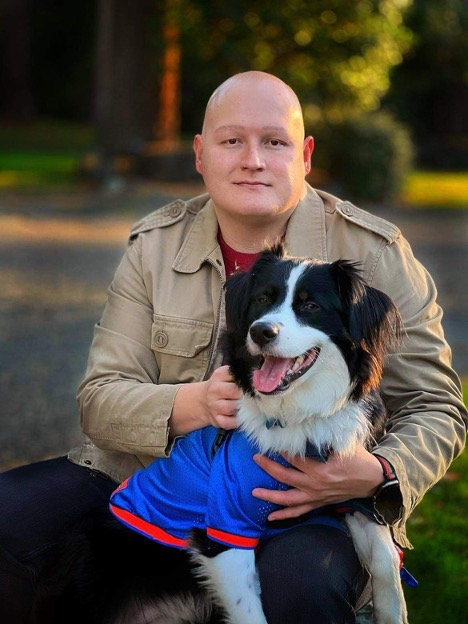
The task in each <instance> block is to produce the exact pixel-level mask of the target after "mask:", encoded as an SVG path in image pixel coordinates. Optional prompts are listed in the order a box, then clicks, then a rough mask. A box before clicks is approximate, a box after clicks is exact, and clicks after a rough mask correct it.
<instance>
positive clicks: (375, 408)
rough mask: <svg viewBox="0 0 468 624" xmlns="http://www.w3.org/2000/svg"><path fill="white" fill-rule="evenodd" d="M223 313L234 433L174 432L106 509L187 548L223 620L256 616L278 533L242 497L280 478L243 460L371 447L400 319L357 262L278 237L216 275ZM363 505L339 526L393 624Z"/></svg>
mask: <svg viewBox="0 0 468 624" xmlns="http://www.w3.org/2000/svg"><path fill="white" fill-rule="evenodd" d="M226 316H227V324H228V329H227V331H226V332H225V336H224V353H225V359H226V362H227V363H228V364H229V366H230V370H231V372H232V375H233V378H234V381H235V382H236V384H237V385H238V386H239V387H240V388H241V389H242V391H243V396H242V398H241V399H240V401H239V405H238V411H237V421H238V425H239V427H238V429H237V430H235V431H231V432H220V431H218V430H216V429H214V428H213V427H206V428H204V429H202V430H198V431H195V432H193V433H191V434H189V435H188V436H186V437H185V438H182V439H181V440H179V441H178V443H177V444H176V446H175V448H174V449H173V452H172V454H171V456H170V458H168V459H157V460H155V461H154V462H153V463H152V464H151V465H150V466H149V467H147V468H145V469H143V470H141V471H139V472H138V473H136V474H135V475H133V476H132V477H131V478H130V479H129V480H127V481H125V482H124V483H123V484H122V485H121V486H120V487H119V488H118V489H117V490H116V491H115V492H114V494H113V495H112V498H111V503H110V509H111V511H112V513H113V514H114V515H115V516H116V517H117V518H118V519H119V520H120V521H121V522H122V523H123V524H125V525H127V526H129V527H130V528H132V529H133V530H135V531H137V532H139V533H141V534H142V535H144V536H145V537H150V538H151V539H153V540H155V541H156V542H159V543H162V544H166V545H169V546H173V547H175V548H179V549H183V550H187V551H188V552H189V553H190V556H191V558H192V561H193V562H194V564H195V566H196V569H197V575H198V577H199V578H200V579H201V583H202V584H203V586H204V587H205V588H206V589H207V591H208V595H209V596H210V597H211V599H212V600H213V601H214V603H215V604H216V605H217V606H218V607H220V608H221V610H222V612H223V613H224V614H225V616H226V621H227V622H229V623H230V624H266V619H265V615H264V613H263V609H262V603H261V597H260V587H259V580H258V576H257V573H256V570H255V548H256V547H257V545H258V544H259V543H260V542H261V540H263V539H268V537H270V536H272V535H274V534H276V532H277V531H279V530H281V529H280V528H278V527H277V526H276V525H275V523H274V522H273V523H269V522H267V521H266V520H265V518H266V515H268V513H269V511H270V510H269V511H268V513H265V510H264V506H265V502H264V501H258V500H257V499H254V497H253V496H252V495H251V494H250V492H251V490H252V487H254V486H259V485H260V486H264V487H270V488H271V487H277V488H281V487H284V486H282V485H281V484H279V483H272V480H271V478H270V477H269V476H268V475H266V473H264V472H263V471H261V470H260V468H258V467H257V468H256V469H255V464H254V462H253V461H252V459H251V458H252V455H253V454H254V453H256V452H260V453H263V454H266V455H269V456H272V457H273V458H274V459H276V460H277V461H282V462H283V463H285V464H287V462H286V461H285V460H284V459H283V457H282V455H280V453H283V452H287V453H288V454H290V455H291V456H299V457H307V456H313V457H314V458H316V459H317V460H319V461H326V460H327V457H328V456H329V454H330V453H333V454H334V455H336V456H338V457H343V458H345V457H349V456H352V455H353V453H354V451H355V449H356V448H357V446H358V445H364V446H365V447H366V448H368V449H371V448H372V446H373V445H374V444H375V442H376V441H377V440H378V439H379V437H380V436H381V435H382V434H383V433H384V431H385V419H386V416H385V409H384V406H383V403H382V400H381V398H380V396H379V392H378V388H379V383H380V380H381V376H382V371H383V366H384V361H385V358H386V357H387V355H388V354H389V352H390V353H391V350H392V349H393V348H395V347H396V346H397V344H398V342H399V340H400V338H401V335H402V321H401V317H400V315H399V312H398V309H397V307H396V305H395V304H394V303H393V302H392V300H391V299H390V298H389V297H388V296H387V295H386V294H384V293H383V292H381V291H379V290H377V289H375V288H373V287H371V286H369V285H368V284H367V283H366V282H365V281H364V279H363V277H362V274H361V271H360V269H359V266H358V264H357V263H355V262H352V261H350V260H344V259H340V260H337V261H334V262H330V263H329V262H322V261H317V260H314V259H310V258H295V257H290V256H288V255H287V253H286V251H285V248H284V246H283V245H282V244H281V243H278V244H275V245H273V246H271V247H268V248H266V249H265V250H264V251H263V252H262V253H261V254H260V256H259V257H258V259H257V260H256V261H255V263H254V265H253V266H252V268H251V269H250V270H249V271H246V272H238V273H235V274H234V275H233V276H231V277H230V278H229V279H228V280H227V283H226ZM191 453H192V454H193V456H192V457H190V454H191ZM231 462H232V463H233V464H235V465H234V467H233V465H231ZM236 462H237V463H236ZM247 465H249V466H248V467H247ZM226 466H228V467H229V468H228V470H226ZM252 466H253V467H252ZM251 467H252V473H253V476H250V477H249V476H247V473H248V472H250V468H251ZM227 474H228V476H227ZM233 475H234V476H233ZM265 480H266V481H265ZM370 502H371V501H366V500H364V501H360V502H358V503H356V505H355V504H354V501H349V505H348V506H346V505H345V506H344V509H345V512H342V513H343V517H344V523H345V524H346V526H347V527H348V529H349V532H350V534H351V536H352V539H353V542H354V546H355V549H356V552H357V554H358V556H359V558H360V561H361V563H362V565H363V566H364V567H365V568H366V569H367V570H368V571H369V573H370V578H371V581H372V600H373V609H374V618H375V621H376V622H378V623H379V624H404V623H406V622H407V610H406V606H405V599H404V594H403V590H402V587H401V581H400V557H399V554H398V551H397V548H396V547H395V544H394V542H393V539H392V536H391V532H390V529H389V527H388V526H386V525H385V524H384V523H383V522H382V521H381V519H379V518H377V517H376V516H375V513H374V512H373V511H372V505H371V504H370ZM361 503H362V504H361ZM260 504H261V506H262V509H261V510H260V511H259V506H260ZM244 505H245V509H244ZM338 507H340V506H337V509H334V508H333V507H332V508H327V509H326V510H325V513H326V514H328V513H330V514H331V515H332V516H333V514H334V513H338V511H339V510H338ZM239 508H242V512H241V513H240V514H239V513H238V509H239ZM274 508H276V507H275V506H271V509H274ZM341 508H343V506H341ZM368 509H369V510H370V512H369V513H367V510H368ZM319 511H320V512H321V513H324V510H319ZM249 514H250V516H251V517H249V520H248V522H247V521H246V520H245V518H246V516H248V515H249ZM314 515H315V514H314V513H313V512H312V513H311V514H306V517H305V518H304V517H303V518H300V519H298V522H310V521H311V518H313V517H314ZM259 516H262V518H260V517H259ZM376 520H377V521H376ZM189 621H192V622H195V621H198V620H197V619H196V618H195V616H194V619H192V620H189Z"/></svg>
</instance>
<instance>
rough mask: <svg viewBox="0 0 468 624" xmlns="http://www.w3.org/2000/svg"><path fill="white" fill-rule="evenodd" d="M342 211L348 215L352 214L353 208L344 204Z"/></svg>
mask: <svg viewBox="0 0 468 624" xmlns="http://www.w3.org/2000/svg"><path fill="white" fill-rule="evenodd" d="M343 212H344V213H345V214H346V215H348V216H349V217H350V216H351V215H352V214H353V209H352V208H351V207H350V206H345V207H344V208H343Z"/></svg>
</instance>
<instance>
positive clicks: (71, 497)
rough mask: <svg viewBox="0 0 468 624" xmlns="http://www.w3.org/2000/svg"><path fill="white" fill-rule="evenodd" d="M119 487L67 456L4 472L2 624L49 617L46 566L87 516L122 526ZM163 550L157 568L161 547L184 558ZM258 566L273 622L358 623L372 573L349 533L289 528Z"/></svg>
mask: <svg viewBox="0 0 468 624" xmlns="http://www.w3.org/2000/svg"><path fill="white" fill-rule="evenodd" d="M115 487H116V484H115V482H113V481H111V480H109V479H107V478H105V477H103V476H101V475H99V474H97V473H95V472H92V471H89V470H87V469H86V468H83V467H80V466H76V465H74V464H72V463H71V462H69V461H68V460H67V459H66V458H65V457H61V458H56V459H51V460H48V461H44V462H39V463H35V464H30V465H27V466H23V467H20V468H16V469H14V470H10V471H7V472H4V473H2V474H0V621H1V622H2V624H26V623H27V624H42V622H44V623H45V622H46V621H47V620H46V619H44V620H41V615H40V612H39V611H40V610H38V607H37V596H38V594H39V593H40V594H41V595H42V600H44V596H45V598H47V585H46V586H45V587H44V584H43V578H44V576H45V571H46V570H49V569H50V568H51V567H53V566H54V565H56V562H57V553H58V552H59V551H60V549H61V547H62V546H63V544H64V543H65V542H66V541H67V540H68V539H69V538H70V534H72V533H73V531H74V530H75V529H76V527H77V526H79V525H80V524H82V523H83V522H85V521H86V522H89V521H90V520H93V519H94V520H95V522H97V523H99V522H106V523H112V522H114V523H116V524H118V523H117V521H116V520H115V519H114V518H113V516H112V514H110V512H108V511H107V505H108V500H109V496H110V494H111V492H112V491H113V490H114V489H115ZM120 529H121V527H120V524H119V530H120ZM146 541H147V540H145V543H146ZM157 548H159V550H153V552H152V554H151V559H152V563H151V565H152V567H153V568H157V566H158V560H157V559H158V556H157V554H156V555H155V553H158V552H159V553H161V560H164V561H163V563H162V564H161V565H162V566H166V565H167V560H168V558H171V557H172V558H176V557H178V556H180V554H179V551H176V550H174V549H170V548H166V547H162V546H161V547H159V546H157ZM116 550H118V545H116ZM122 565H123V564H122ZM163 569H164V568H163ZM258 569H259V574H260V581H261V586H262V600H263V603H264V610H265V614H266V617H267V619H268V622H269V624H287V623H289V622H294V623H295V624H302V623H304V624H306V623H310V622H314V624H325V623H328V624H330V623H332V622H333V623H339V624H344V623H346V624H351V623H353V622H355V616H354V605H355V603H356V600H357V598H358V597H359V596H360V594H361V593H362V591H363V589H364V587H365V585H366V583H367V579H368V576H367V573H366V572H365V571H364V570H363V569H362V568H361V565H360V563H359V561H358V559H357V556H356V553H355V551H354V548H353V545H352V542H351V539H350V538H349V537H348V536H347V534H346V533H344V532H342V531H340V530H338V529H336V528H332V527H328V526H320V525H316V526H309V527H302V528H298V529H294V530H290V531H288V532H286V533H283V534H282V535H280V536H278V537H276V538H274V539H272V540H271V541H270V542H268V543H267V544H266V545H265V546H264V547H263V548H262V549H261V551H260V553H259V555H258ZM48 624H51V623H50V621H48Z"/></svg>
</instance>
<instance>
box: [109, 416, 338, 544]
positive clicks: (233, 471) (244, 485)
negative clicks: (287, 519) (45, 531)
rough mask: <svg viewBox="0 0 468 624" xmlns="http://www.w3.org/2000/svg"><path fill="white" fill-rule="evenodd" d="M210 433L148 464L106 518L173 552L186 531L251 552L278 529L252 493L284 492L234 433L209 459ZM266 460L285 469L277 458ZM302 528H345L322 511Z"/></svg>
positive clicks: (267, 506) (269, 507)
mask: <svg viewBox="0 0 468 624" xmlns="http://www.w3.org/2000/svg"><path fill="white" fill-rule="evenodd" d="M217 434H218V429H215V428H214V427H205V428H204V429H199V430H197V431H194V432H192V433H190V434H189V435H187V436H186V437H184V438H180V439H179V440H177V441H176V443H175V446H174V448H173V450H172V453H171V455H170V457H167V458H158V459H156V460H154V461H153V462H152V463H151V464H150V465H149V466H148V467H147V468H144V469H142V470H140V471H138V472H136V473H135V474H134V475H133V476H132V477H130V478H129V479H127V480H126V481H124V482H123V483H122V485H121V486H120V487H119V488H117V490H115V492H114V493H113V494H112V496H111V501H110V509H111V511H112V513H113V514H114V515H115V516H116V517H117V518H118V519H119V520H120V521H121V522H123V523H124V524H126V525H127V526H129V527H130V528H131V529H133V530H135V531H138V532H139V533H141V534H142V535H145V536H146V537H149V538H151V539H153V540H156V541H157V542H160V543H162V544H166V545H168V546H173V547H176V548H187V546H188V542H187V538H188V536H189V534H190V531H191V530H192V529H193V528H199V529H205V530H206V531H207V534H208V536H209V537H210V538H211V539H213V540H215V541H217V542H220V543H221V544H224V545H226V546H230V547H236V548H255V547H256V546H257V544H258V543H259V541H260V540H264V539H269V538H271V537H273V535H276V534H277V533H279V532H280V531H283V530H285V529H284V528H278V523H271V522H268V521H267V518H268V515H269V514H270V513H271V512H272V511H273V510H274V509H279V506H278V505H274V504H272V503H268V502H265V501H262V500H260V499H258V498H255V497H254V496H253V495H252V493H251V492H252V490H253V488H255V487H262V488H268V489H278V490H286V489H288V487H287V486H285V485H284V484H282V483H280V482H278V481H276V480H275V479H273V477H271V476H270V475H268V474H267V473H266V472H265V471H263V470H262V469H261V468H260V467H259V466H257V464H256V463H255V462H254V461H253V459H252V457H253V455H254V454H255V453H258V452H259V449H258V448H256V446H255V445H254V444H252V442H251V441H249V440H248V439H247V437H246V436H245V435H244V434H243V433H241V432H239V431H232V432H230V433H229V434H228V435H227V437H226V438H225V440H224V441H223V443H222V444H221V446H220V447H219V449H218V450H217V452H216V453H215V454H213V445H214V443H215V439H216V436H217ZM270 457H271V458H272V459H274V460H275V461H277V462H280V463H281V464H283V465H285V466H288V463H287V462H286V461H285V459H284V458H283V457H281V455H279V454H272V455H270ZM303 522H304V523H307V524H312V523H313V524H317V523H320V524H329V525H332V526H336V527H337V528H340V529H344V527H343V524H342V522H341V521H340V520H339V518H338V517H336V516H333V514H330V515H327V514H325V513H324V511H323V510H318V511H317V512H313V513H311V514H308V515H307V517H306V518H305V519H304V520H303ZM275 524H276V525H277V526H276V527H275ZM288 525H289V523H288ZM295 526H297V524H296V525H295ZM288 528H289V527H288Z"/></svg>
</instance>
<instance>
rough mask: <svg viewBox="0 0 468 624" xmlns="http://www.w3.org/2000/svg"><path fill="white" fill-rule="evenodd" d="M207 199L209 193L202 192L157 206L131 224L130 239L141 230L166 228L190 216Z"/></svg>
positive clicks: (199, 208) (197, 210)
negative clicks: (189, 197) (195, 195)
mask: <svg viewBox="0 0 468 624" xmlns="http://www.w3.org/2000/svg"><path fill="white" fill-rule="evenodd" d="M208 199H209V195H208V194H207V193H204V194H203V195H198V196H197V197H193V198H191V199H187V200H184V199H176V200H174V201H172V202H170V203H169V204H166V205H165V206H162V207H161V208H157V209H156V210H154V211H153V212H151V213H150V214H148V215H146V216H144V217H143V218H142V219H140V220H139V221H137V222H136V223H134V224H133V226H132V228H131V230H130V236H129V238H130V240H131V241H132V240H134V239H135V238H136V237H137V236H138V235H139V234H141V233H143V232H148V231H150V230H154V229H159V228H166V227H169V226H171V225H174V224H175V223H178V222H180V221H183V220H184V219H186V218H192V217H193V216H195V215H196V214H197V213H198V212H199V211H200V210H201V208H203V206H204V205H205V204H206V202H207V201H208Z"/></svg>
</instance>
